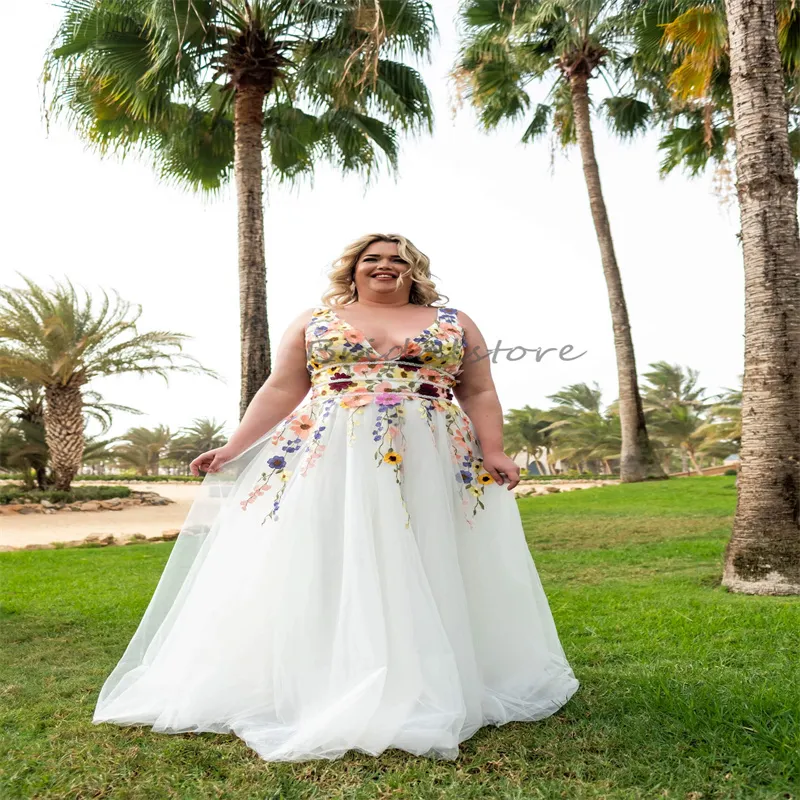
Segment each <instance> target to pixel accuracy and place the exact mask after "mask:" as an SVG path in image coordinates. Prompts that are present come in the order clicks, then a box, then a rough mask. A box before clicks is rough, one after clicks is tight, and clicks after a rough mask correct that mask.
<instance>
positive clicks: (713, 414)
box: [698, 376, 743, 458]
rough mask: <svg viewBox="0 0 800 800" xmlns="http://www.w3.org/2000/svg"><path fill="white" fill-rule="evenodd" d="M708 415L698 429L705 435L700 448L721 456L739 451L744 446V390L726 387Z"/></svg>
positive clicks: (740, 377)
mask: <svg viewBox="0 0 800 800" xmlns="http://www.w3.org/2000/svg"><path fill="white" fill-rule="evenodd" d="M742 377H743V376H739V380H740V381H741V379H742ZM708 415H709V419H708V420H707V421H706V422H705V423H704V424H703V425H701V426H700V428H699V430H698V432H699V433H702V434H703V437H704V441H703V444H702V445H701V447H700V449H701V450H703V451H705V452H711V453H714V454H715V455H718V456H719V457H721V458H724V457H725V456H728V455H731V454H733V453H736V452H738V451H739V449H740V448H741V446H742V390H741V389H725V391H724V392H722V393H721V394H719V395H718V396H717V402H716V403H713V404H712V405H711V406H710V407H709V409H708Z"/></svg>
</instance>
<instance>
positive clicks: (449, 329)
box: [439, 322, 461, 336]
mask: <svg viewBox="0 0 800 800" xmlns="http://www.w3.org/2000/svg"><path fill="white" fill-rule="evenodd" d="M439 330H440V331H441V332H442V333H449V334H452V335H454V336H460V335H461V329H460V328H459V327H458V326H457V325H453V324H452V323H451V322H442V324H441V325H439Z"/></svg>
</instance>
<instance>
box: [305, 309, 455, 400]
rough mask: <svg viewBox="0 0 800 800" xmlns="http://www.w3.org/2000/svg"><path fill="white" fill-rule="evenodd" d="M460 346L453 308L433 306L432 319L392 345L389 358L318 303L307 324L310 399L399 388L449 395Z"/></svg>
mask: <svg viewBox="0 0 800 800" xmlns="http://www.w3.org/2000/svg"><path fill="white" fill-rule="evenodd" d="M465 347H466V343H465V340H464V329H463V328H462V327H461V324H460V323H459V321H458V312H457V311H456V309H454V308H449V307H436V319H435V320H434V321H433V322H432V323H431V324H430V325H429V326H428V327H427V328H424V329H423V330H421V331H420V332H419V333H418V334H417V335H416V336H414V337H413V338H409V339H407V340H406V344H405V346H403V347H400V346H397V347H395V348H393V350H395V351H399V352H398V353H397V354H396V355H394V356H393V357H389V358H387V357H386V356H385V355H384V354H381V353H379V352H378V351H377V350H376V349H375V348H374V347H373V346H372V345H371V344H370V342H369V340H368V339H367V337H366V335H365V334H364V332H363V331H361V330H359V329H358V328H356V327H355V326H354V325H351V324H350V323H349V322H347V320H344V319H342V318H341V317H340V316H339V315H338V314H337V313H336V312H335V311H334V310H333V309H332V308H330V307H328V306H317V307H316V308H315V309H314V312H313V315H312V317H311V320H310V321H309V323H308V325H307V326H306V354H307V362H308V363H307V366H308V373H309V377H310V379H311V383H312V386H313V394H314V396H315V397H318V396H325V395H329V394H339V393H348V394H350V393H356V392H358V393H361V392H385V391H395V392H398V391H400V392H403V394H404V395H406V394H409V395H421V396H427V397H442V398H445V399H451V398H452V397H453V393H452V388H453V387H454V386H455V385H456V383H458V381H457V376H458V375H459V374H460V372H461V370H462V361H463V357H464V351H465ZM389 352H390V353H391V350H390V351H389Z"/></svg>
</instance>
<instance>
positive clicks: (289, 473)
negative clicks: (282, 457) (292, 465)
mask: <svg viewBox="0 0 800 800" xmlns="http://www.w3.org/2000/svg"><path fill="white" fill-rule="evenodd" d="M291 477H292V471H291V470H289V469H285V470H283V472H281V480H282V481H283V482H284V483H286V481H288V480H289V478H291Z"/></svg>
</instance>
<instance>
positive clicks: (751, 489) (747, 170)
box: [722, 0, 800, 594]
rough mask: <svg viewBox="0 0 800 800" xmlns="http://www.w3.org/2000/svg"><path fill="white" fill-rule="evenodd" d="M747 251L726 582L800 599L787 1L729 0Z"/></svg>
mask: <svg viewBox="0 0 800 800" xmlns="http://www.w3.org/2000/svg"><path fill="white" fill-rule="evenodd" d="M725 5H726V10H727V15H728V27H729V32H730V63H731V91H732V94H733V112H734V127H735V135H736V172H737V176H738V181H737V190H738V195H739V208H740V214H741V225H742V242H743V245H744V273H745V356H744V357H745V367H744V385H743V402H742V447H741V451H740V452H741V468H740V470H739V476H738V479H737V481H738V487H739V491H738V499H737V504H736V515H735V517H734V522H733V533H732V536H731V539H730V541H729V543H728V546H727V548H726V552H725V568H724V572H723V578H722V584H723V586H726V587H728V589H730V590H732V591H735V592H744V593H747V594H800V364H798V359H800V238H799V237H798V223H797V181H796V179H795V176H794V170H793V165H792V158H791V152H790V149H789V137H788V133H787V131H788V119H787V112H786V97H785V93H784V91H785V90H784V79H783V73H782V69H781V61H780V55H779V51H778V44H777V33H776V19H775V17H776V4H775V0H726V2H725Z"/></svg>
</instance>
